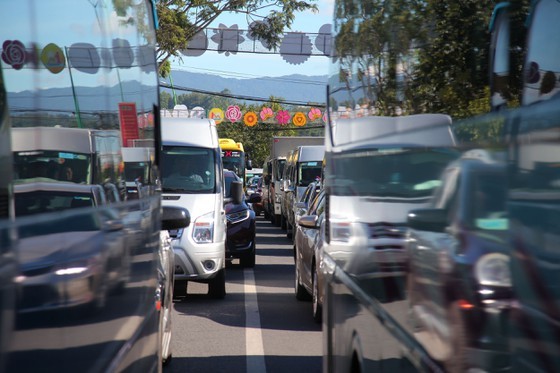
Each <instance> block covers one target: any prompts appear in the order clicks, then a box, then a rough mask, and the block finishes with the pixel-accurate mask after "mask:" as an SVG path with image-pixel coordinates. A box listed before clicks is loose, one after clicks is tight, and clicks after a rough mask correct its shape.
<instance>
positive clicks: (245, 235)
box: [224, 170, 260, 268]
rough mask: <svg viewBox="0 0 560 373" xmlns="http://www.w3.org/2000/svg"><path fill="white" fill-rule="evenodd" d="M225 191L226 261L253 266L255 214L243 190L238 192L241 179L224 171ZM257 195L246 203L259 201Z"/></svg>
mask: <svg viewBox="0 0 560 373" xmlns="http://www.w3.org/2000/svg"><path fill="white" fill-rule="evenodd" d="M224 181H225V190H226V199H225V201H224V203H225V210H226V219H227V236H226V259H227V260H229V261H231V260H233V259H234V258H235V259H239V263H240V264H241V266H243V267H249V268H252V267H254V266H255V256H256V242H255V236H256V234H257V229H256V223H255V212H254V211H253V210H252V209H251V208H250V207H249V205H248V204H247V201H246V200H245V195H244V194H243V190H241V191H240V190H239V184H241V185H243V184H242V183H243V182H242V181H241V179H240V178H239V176H237V174H236V173H235V172H233V171H229V170H224ZM259 200H260V195H259V194H254V193H253V194H251V195H250V196H249V199H248V201H249V202H251V201H259Z"/></svg>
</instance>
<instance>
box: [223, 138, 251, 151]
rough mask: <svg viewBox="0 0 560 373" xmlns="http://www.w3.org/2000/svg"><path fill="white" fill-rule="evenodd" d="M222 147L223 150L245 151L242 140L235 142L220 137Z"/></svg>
mask: <svg viewBox="0 0 560 373" xmlns="http://www.w3.org/2000/svg"><path fill="white" fill-rule="evenodd" d="M220 148H222V150H238V151H242V152H244V151H245V150H243V144H242V143H240V142H235V140H232V139H220Z"/></svg>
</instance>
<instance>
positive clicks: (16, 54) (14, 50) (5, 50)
mask: <svg viewBox="0 0 560 373" xmlns="http://www.w3.org/2000/svg"><path fill="white" fill-rule="evenodd" d="M2 60H3V61H4V62H5V63H7V64H8V65H10V66H12V67H13V68H14V70H21V68H23V65H24V64H25V62H26V61H27V52H26V50H25V47H24V46H23V44H22V42H21V41H19V40H6V41H5V42H4V44H2Z"/></svg>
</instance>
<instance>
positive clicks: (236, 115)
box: [226, 105, 241, 123]
mask: <svg viewBox="0 0 560 373" xmlns="http://www.w3.org/2000/svg"><path fill="white" fill-rule="evenodd" d="M226 118H227V120H229V121H230V122H231V123H235V122H239V120H240V119H241V109H239V106H237V105H230V106H229V107H228V108H227V110H226Z"/></svg>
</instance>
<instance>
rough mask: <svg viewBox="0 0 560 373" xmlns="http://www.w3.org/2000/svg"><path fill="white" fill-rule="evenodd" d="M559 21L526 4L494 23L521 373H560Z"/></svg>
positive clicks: (502, 9) (559, 12)
mask: <svg viewBox="0 0 560 373" xmlns="http://www.w3.org/2000/svg"><path fill="white" fill-rule="evenodd" d="M559 16H560V3H559V2H558V1H554V0H541V1H520V2H511V3H501V4H499V5H498V6H497V7H496V9H495V13H494V18H493V22H492V23H491V26H492V28H491V30H492V38H493V39H492V40H493V44H492V49H491V55H490V56H491V73H492V74H491V85H490V86H491V88H492V91H491V93H492V98H493V100H492V107H493V109H494V110H495V111H496V113H498V114H502V115H503V122H504V125H503V127H504V133H505V139H506V145H507V165H508V167H507V171H508V173H507V175H508V176H507V178H508V181H509V193H508V199H507V213H508V219H509V245H510V248H511V260H510V262H511V266H510V268H511V277H512V278H511V280H512V287H513V293H514V301H513V303H512V309H511V313H510V323H509V337H510V338H509V341H510V348H511V353H512V371H515V372H529V371H531V372H537V371H539V372H542V371H548V372H555V371H559V370H560V325H559V324H558V320H559V319H560V287H559V286H558V281H557V278H558V273H560V256H559V255H558V246H559V242H560V235H559V234H558V226H559V224H558V222H559V221H560V220H559V217H560V172H559V168H558V165H559V164H560V136H559V134H560V121H559V120H558V118H559V116H560V97H559V95H558V92H559V85H558V72H559V71H560V59H559V56H560V41H559V40H558V38H557V37H556V36H555V35H557V34H558V31H559V30H560V24H559V23H558V22H557V19H558V17H559ZM517 106H519V107H517ZM508 108H512V109H508Z"/></svg>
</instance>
